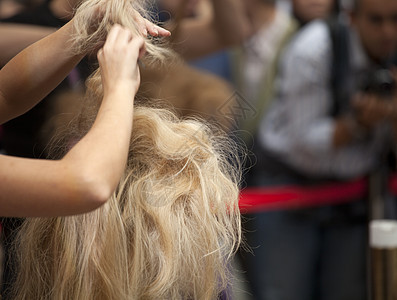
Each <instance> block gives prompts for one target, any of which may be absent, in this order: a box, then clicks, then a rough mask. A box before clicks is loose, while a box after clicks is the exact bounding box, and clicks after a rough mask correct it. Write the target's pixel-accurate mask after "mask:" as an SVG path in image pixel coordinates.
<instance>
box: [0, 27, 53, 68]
mask: <svg viewBox="0 0 397 300" xmlns="http://www.w3.org/2000/svg"><path fill="white" fill-rule="evenodd" d="M55 30H56V29H55V28H50V27H44V26H33V25H22V24H13V23H0V36H1V39H0V67H1V66H4V65H5V64H6V63H7V62H8V61H9V60H10V59H11V58H13V57H14V56H15V55H17V54H18V53H19V52H20V51H22V50H23V49H25V48H26V47H27V46H29V45H31V44H33V43H34V42H36V41H38V40H40V39H42V38H44V37H46V36H47V35H49V34H51V33H53V32H54V31H55Z"/></svg>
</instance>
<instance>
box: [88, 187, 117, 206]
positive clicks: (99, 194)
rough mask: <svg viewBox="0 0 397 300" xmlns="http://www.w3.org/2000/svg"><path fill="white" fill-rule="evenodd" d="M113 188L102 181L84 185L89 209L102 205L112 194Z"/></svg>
mask: <svg viewBox="0 0 397 300" xmlns="http://www.w3.org/2000/svg"><path fill="white" fill-rule="evenodd" d="M112 193H113V189H112V188H111V187H110V186H109V184H106V183H103V182H100V181H98V182H91V183H90V184H89V185H87V186H86V189H85V192H84V194H85V195H86V197H85V199H86V201H87V204H88V209H89V210H94V209H97V208H99V207H101V206H102V205H104V204H105V203H106V202H107V201H108V200H109V198H110V197H111V196H112Z"/></svg>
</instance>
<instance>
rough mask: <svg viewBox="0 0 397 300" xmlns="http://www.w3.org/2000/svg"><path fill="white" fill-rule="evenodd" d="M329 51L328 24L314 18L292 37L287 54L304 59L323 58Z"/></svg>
mask: <svg viewBox="0 0 397 300" xmlns="http://www.w3.org/2000/svg"><path fill="white" fill-rule="evenodd" d="M330 51H331V37H330V33H329V28H328V25H327V23H326V22H325V21H323V20H316V21H313V22H311V23H309V24H307V25H305V26H304V27H303V28H302V29H300V30H299V31H298V32H297V33H296V34H295V36H294V38H293V39H292V41H291V43H290V45H289V47H288V49H287V51H286V53H288V54H287V55H289V56H292V57H295V58H301V59H305V60H318V59H325V57H326V56H327V55H329V53H330Z"/></svg>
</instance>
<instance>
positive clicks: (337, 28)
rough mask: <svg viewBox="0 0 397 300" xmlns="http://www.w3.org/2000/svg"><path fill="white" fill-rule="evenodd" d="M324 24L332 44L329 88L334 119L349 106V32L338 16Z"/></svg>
mask: <svg viewBox="0 0 397 300" xmlns="http://www.w3.org/2000/svg"><path fill="white" fill-rule="evenodd" d="M326 24H327V26H328V29H329V32H330V37H331V43H332V60H331V62H332V64H331V88H332V94H333V100H334V101H333V106H332V107H331V110H330V113H331V115H332V116H334V117H335V116H337V115H338V114H339V113H341V112H342V111H344V110H345V109H346V107H347V106H348V105H349V92H348V86H347V83H348V82H349V77H348V76H349V69H350V50H349V30H348V25H347V24H345V23H344V22H343V21H342V20H341V18H340V17H339V16H332V17H330V18H328V19H327V20H326Z"/></svg>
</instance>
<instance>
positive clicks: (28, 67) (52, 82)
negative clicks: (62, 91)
mask: <svg viewBox="0 0 397 300" xmlns="http://www.w3.org/2000/svg"><path fill="white" fill-rule="evenodd" d="M72 22H73V21H71V22H69V23H68V24H66V25H65V26H64V27H62V28H61V29H60V30H58V31H56V32H55V33H53V34H51V35H49V36H47V37H45V38H44V39H42V40H40V41H38V42H37V43H35V44H33V45H31V46H29V47H28V48H26V49H25V50H24V51H22V52H21V53H19V54H18V55H17V56H16V57H14V58H13V59H12V60H11V61H10V62H9V63H8V64H7V65H6V66H5V67H4V68H3V69H1V70H0V123H3V122H6V121H8V120H10V119H12V118H14V117H17V116H19V115H21V114H23V113H24V112H26V111H27V110H29V109H30V108H32V107H33V106H34V105H36V104H37V103H38V102H39V101H40V100H41V99H42V98H43V97H45V96H46V95H47V94H48V93H49V92H50V91H51V90H52V89H54V88H55V87H56V86H57V85H58V84H59V83H60V82H61V81H62V80H63V79H64V78H65V77H66V75H67V74H68V73H69V72H70V70H71V69H72V68H73V67H74V66H75V65H76V64H77V63H78V62H79V61H80V60H81V58H82V56H83V55H75V54H74V53H73V49H72V43H71V42H70V37H71V35H72V33H73V24H72ZM43 49H45V51H43Z"/></svg>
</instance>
